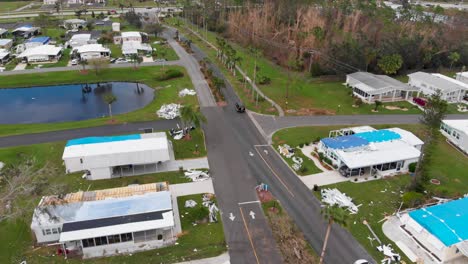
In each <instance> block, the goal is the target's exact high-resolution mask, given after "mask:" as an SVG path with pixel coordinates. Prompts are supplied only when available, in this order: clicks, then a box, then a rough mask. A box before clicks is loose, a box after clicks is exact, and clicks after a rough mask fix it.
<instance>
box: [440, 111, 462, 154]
mask: <svg viewBox="0 0 468 264" xmlns="http://www.w3.org/2000/svg"><path fill="white" fill-rule="evenodd" d="M440 132H442V134H443V135H444V136H445V137H446V138H447V139H448V140H449V141H450V142H451V143H452V144H454V145H455V146H456V147H457V148H459V149H461V150H462V151H463V152H465V153H467V154H468V119H460V120H442V124H441V126H440Z"/></svg>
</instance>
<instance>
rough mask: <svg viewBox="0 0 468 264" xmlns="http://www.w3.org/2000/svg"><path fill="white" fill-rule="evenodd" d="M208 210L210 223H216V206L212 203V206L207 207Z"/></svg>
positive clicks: (217, 210)
mask: <svg viewBox="0 0 468 264" xmlns="http://www.w3.org/2000/svg"><path fill="white" fill-rule="evenodd" d="M208 209H209V210H210V216H209V220H210V223H216V222H218V212H219V209H218V207H217V206H216V204H215V203H214V202H213V203H212V204H210V205H209V206H208Z"/></svg>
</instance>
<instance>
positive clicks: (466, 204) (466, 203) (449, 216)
mask: <svg viewBox="0 0 468 264" xmlns="http://www.w3.org/2000/svg"><path fill="white" fill-rule="evenodd" d="M409 215H410V216H411V218H413V219H414V220H415V221H416V222H418V224H420V225H421V226H422V227H424V228H425V229H426V230H427V231H429V232H430V233H431V234H433V235H434V236H435V237H437V238H438V239H439V240H440V241H442V243H444V245H446V246H451V245H453V244H456V243H459V242H461V241H464V240H467V239H468V197H467V198H462V199H458V200H455V201H451V202H448V203H444V204H440V205H434V206H430V207H427V208H422V209H419V210H415V211H413V212H410V213H409Z"/></svg>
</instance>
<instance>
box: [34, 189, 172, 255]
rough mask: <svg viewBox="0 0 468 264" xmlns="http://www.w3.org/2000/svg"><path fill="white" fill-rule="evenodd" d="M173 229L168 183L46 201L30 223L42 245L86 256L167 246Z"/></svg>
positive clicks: (41, 202)
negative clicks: (52, 245) (51, 245)
mask: <svg viewBox="0 0 468 264" xmlns="http://www.w3.org/2000/svg"><path fill="white" fill-rule="evenodd" d="M175 206H177V205H175ZM174 229H175V221H174V213H173V204H172V199H171V193H170V192H169V189H168V185H167V183H165V182H162V183H150V184H143V185H131V186H128V187H120V188H113V189H105V190H97V191H85V192H84V191H80V192H77V193H70V194H66V195H53V196H46V197H42V199H41V201H40V202H39V205H38V206H37V207H36V209H35V210H34V213H33V216H32V222H31V230H32V231H33V233H34V235H35V238H36V241H37V242H38V243H40V244H54V245H56V246H57V247H59V251H60V252H61V253H63V255H64V256H65V257H68V256H81V257H83V258H93V257H103V256H111V255H117V254H123V253H126V254H128V253H132V252H137V251H143V250H149V249H154V248H159V247H163V246H166V245H169V244H172V243H174V241H175V234H174Z"/></svg>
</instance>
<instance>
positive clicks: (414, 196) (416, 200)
mask: <svg viewBox="0 0 468 264" xmlns="http://www.w3.org/2000/svg"><path fill="white" fill-rule="evenodd" d="M402 199H403V204H404V205H405V206H406V207H416V206H419V205H421V204H422V203H423V202H424V194H422V193H418V192H406V193H404V194H403V197H402Z"/></svg>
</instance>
